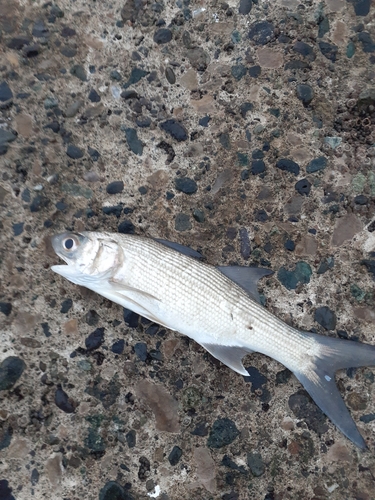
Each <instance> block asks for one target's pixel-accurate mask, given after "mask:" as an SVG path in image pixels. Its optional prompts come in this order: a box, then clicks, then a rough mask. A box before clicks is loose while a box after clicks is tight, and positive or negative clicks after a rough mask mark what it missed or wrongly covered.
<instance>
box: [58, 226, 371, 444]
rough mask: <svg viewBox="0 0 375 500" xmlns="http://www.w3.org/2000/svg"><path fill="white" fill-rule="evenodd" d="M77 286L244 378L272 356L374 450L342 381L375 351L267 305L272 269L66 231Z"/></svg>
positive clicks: (127, 238) (64, 271)
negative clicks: (261, 287) (247, 360)
mask: <svg viewBox="0 0 375 500" xmlns="http://www.w3.org/2000/svg"><path fill="white" fill-rule="evenodd" d="M51 242H52V246H53V249H54V251H55V252H56V254H57V255H58V256H59V257H60V258H61V259H62V260H64V261H65V263H66V264H63V265H54V266H52V267H51V269H52V270H53V271H54V272H56V273H58V274H59V275H61V276H63V277H64V278H66V279H68V280H69V281H71V282H72V283H75V284H77V285H81V286H84V287H86V288H88V289H90V290H92V291H94V292H96V293H98V294H100V295H102V296H103V297H106V298H107V299H109V300H111V301H113V302H115V303H117V304H119V305H120V306H123V307H125V308H127V309H130V310H132V311H134V312H135V313H138V314H140V315H141V316H143V317H145V318H147V319H149V320H150V321H153V322H155V323H158V324H159V325H162V326H163V327H166V328H168V329H170V330H174V331H177V332H180V333H181V334H183V335H186V336H188V337H190V338H191V339H193V340H195V341H196V342H198V344H200V345H201V346H202V347H204V348H205V349H206V350H207V351H208V352H209V353H210V354H211V355H212V356H214V357H215V358H217V359H218V360H220V361H221V362H222V363H224V364H225V365H226V366H228V367H229V368H231V369H232V370H234V371H235V372H237V373H238V374H240V375H243V376H245V377H246V376H248V375H249V374H248V372H247V370H246V369H245V367H244V365H243V363H242V359H243V358H244V357H245V356H246V355H248V354H251V353H253V352H258V353H262V354H264V355H266V356H269V357H271V358H273V359H275V360H277V361H278V362H280V363H281V364H283V365H284V366H285V367H287V368H288V369H289V370H291V371H292V372H293V374H294V375H295V376H296V378H297V379H298V380H299V381H300V383H301V384H302V385H303V387H304V388H305V389H306V391H307V392H308V393H309V394H310V396H311V397H312V399H313V400H314V401H315V403H316V404H317V405H318V406H319V408H320V409H321V410H322V411H323V412H324V413H325V414H326V415H327V416H328V417H329V419H330V420H331V421H332V422H333V424H335V425H336V427H337V428H338V429H339V430H340V431H341V432H342V433H343V434H344V435H345V436H346V437H347V438H348V439H350V440H351V441H352V442H353V443H354V444H355V445H357V446H358V447H359V448H361V449H366V448H367V445H366V442H365V440H364V438H363V437H362V435H361V434H360V432H359V430H358V428H357V426H356V424H355V422H354V420H353V419H352V417H351V415H350V413H349V411H348V409H347V407H346V405H345V402H344V400H343V399H342V397H341V395H340V392H339V390H338V388H337V386H336V383H335V373H336V371H337V370H339V369H343V368H349V367H360V366H374V365H375V346H373V345H370V344H365V343H360V342H354V341H350V340H345V339H339V338H332V337H327V336H324V335H319V334H316V333H312V332H306V331H302V330H299V329H298V328H294V327H292V326H290V325H287V324H286V323H284V322H283V321H282V320H281V319H279V318H277V317H276V316H275V315H273V314H272V313H271V312H270V311H268V310H267V309H266V308H265V307H263V306H262V305H261V302H260V296H259V293H258V289H257V288H258V281H259V280H260V279H261V278H263V277H265V276H269V275H270V274H272V271H271V270H270V269H265V268H259V267H247V266H218V267H215V266H213V265H210V264H208V263H206V262H204V261H203V259H202V255H201V254H200V253H199V252H197V251H196V250H193V249H192V248H189V247H186V246H184V245H180V244H178V243H174V242H171V241H168V240H162V239H153V238H147V237H145V236H139V235H134V234H131V235H130V234H119V233H111V232H91V231H83V232H64V233H61V234H57V235H55V236H53V237H52V239H51Z"/></svg>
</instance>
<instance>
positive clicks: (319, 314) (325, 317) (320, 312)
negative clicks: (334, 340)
mask: <svg viewBox="0 0 375 500" xmlns="http://www.w3.org/2000/svg"><path fill="white" fill-rule="evenodd" d="M314 321H316V322H317V323H319V325H321V326H322V327H323V328H325V329H326V330H334V329H335V328H336V314H335V313H334V312H333V311H331V309H330V308H329V307H327V306H323V307H318V308H317V309H316V310H315V313H314Z"/></svg>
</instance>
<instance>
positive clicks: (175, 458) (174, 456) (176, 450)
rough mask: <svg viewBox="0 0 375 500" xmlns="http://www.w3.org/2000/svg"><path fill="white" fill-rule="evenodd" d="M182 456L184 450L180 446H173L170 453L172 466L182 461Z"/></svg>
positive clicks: (169, 457) (169, 458)
mask: <svg viewBox="0 0 375 500" xmlns="http://www.w3.org/2000/svg"><path fill="white" fill-rule="evenodd" d="M181 457H182V450H181V448H180V447H179V446H173V448H172V451H171V452H170V454H169V455H168V460H169V463H170V464H171V465H172V466H175V465H177V464H178V462H179V461H180V458H181Z"/></svg>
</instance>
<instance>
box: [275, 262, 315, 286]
mask: <svg viewBox="0 0 375 500" xmlns="http://www.w3.org/2000/svg"><path fill="white" fill-rule="evenodd" d="M311 274H312V270H311V267H310V265H309V264H307V263H306V262H303V261H300V262H297V264H296V267H295V270H294V271H288V270H287V269H285V267H281V268H280V269H279V271H278V273H277V279H278V280H279V281H280V283H281V284H282V285H283V286H285V288H287V289H288V290H294V289H295V288H296V287H297V285H298V283H303V284H306V283H310V277H311Z"/></svg>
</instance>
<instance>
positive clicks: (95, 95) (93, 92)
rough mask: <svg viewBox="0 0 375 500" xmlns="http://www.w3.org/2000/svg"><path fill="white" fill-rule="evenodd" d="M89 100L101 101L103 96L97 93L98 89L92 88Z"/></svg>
mask: <svg viewBox="0 0 375 500" xmlns="http://www.w3.org/2000/svg"><path fill="white" fill-rule="evenodd" d="M89 100H90V101H91V102H100V101H101V97H100V95H99V94H98V93H97V91H96V90H95V89H91V90H90V92H89Z"/></svg>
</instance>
